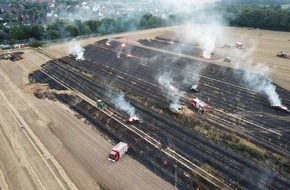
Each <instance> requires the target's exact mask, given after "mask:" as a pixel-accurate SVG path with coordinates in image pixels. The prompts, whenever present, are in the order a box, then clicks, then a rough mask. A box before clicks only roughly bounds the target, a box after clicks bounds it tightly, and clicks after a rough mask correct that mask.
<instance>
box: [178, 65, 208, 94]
mask: <svg viewBox="0 0 290 190" xmlns="http://www.w3.org/2000/svg"><path fill="white" fill-rule="evenodd" d="M205 67H206V65H204V64H202V63H197V64H189V65H186V66H185V68H184V73H182V74H183V77H184V78H183V81H182V83H183V84H185V85H187V86H191V87H194V88H195V89H196V88H197V87H198V84H199V80H200V77H201V75H200V74H199V73H200V72H201V71H202V70H203V69H204V68H205Z"/></svg>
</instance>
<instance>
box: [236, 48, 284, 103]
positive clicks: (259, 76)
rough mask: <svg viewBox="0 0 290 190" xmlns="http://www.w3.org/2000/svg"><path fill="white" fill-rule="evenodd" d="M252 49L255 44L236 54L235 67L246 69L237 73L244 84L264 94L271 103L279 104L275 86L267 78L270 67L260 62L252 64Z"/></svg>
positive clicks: (279, 100)
mask: <svg viewBox="0 0 290 190" xmlns="http://www.w3.org/2000/svg"><path fill="white" fill-rule="evenodd" d="M254 50H255V45H253V46H252V47H251V48H249V49H248V50H247V51H245V52H241V53H239V55H237V57H239V60H237V62H236V64H235V68H236V69H240V68H243V69H245V70H246V71H245V72H237V73H238V75H239V76H240V77H241V78H242V81H243V83H244V85H245V86H247V87H249V88H251V89H253V90H256V91H258V92H260V93H262V94H265V95H266V96H267V98H268V100H269V102H270V104H271V105H276V106H281V105H282V103H281V99H280V98H279V95H278V93H277V92H276V86H275V85H274V84H273V83H272V81H271V80H270V79H268V75H269V73H270V68H269V67H268V66H266V65H264V64H261V63H258V64H256V65H254V64H253V61H252V58H251V57H252V54H253V52H254Z"/></svg>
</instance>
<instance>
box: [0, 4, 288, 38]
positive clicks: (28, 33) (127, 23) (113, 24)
mask: <svg viewBox="0 0 290 190" xmlns="http://www.w3.org/2000/svg"><path fill="white" fill-rule="evenodd" d="M215 8H216V9H217V10H218V11H219V12H220V14H221V15H223V17H224V18H225V19H226V20H227V21H228V23H229V25H230V26H240V27H253V28H261V29H269V30H283V31H290V8H282V7H281V6H280V7H277V6H261V5H252V6H245V5H241V6H236V5H226V6H221V5H218V6H217V7H215ZM194 14H196V13H193V14H192V15H194ZM186 17H187V16H184V15H182V14H175V15H170V16H169V17H167V18H166V19H163V18H161V17H158V16H153V15H152V14H145V15H143V16H142V17H141V18H139V19H138V18H130V17H125V18H124V17H123V18H122V17H119V18H103V19H101V20H87V21H82V20H74V21H69V20H64V19H56V20H55V21H54V22H53V23H50V24H46V25H39V24H33V25H29V26H27V25H21V24H19V25H16V26H12V27H11V28H5V27H3V26H2V27H1V28H0V41H2V42H3V41H4V40H6V41H9V40H10V42H11V43H12V42H14V41H15V40H22V39H31V38H33V39H36V40H56V39H61V38H70V37H71V38H73V37H76V36H80V35H90V34H100V35H102V34H112V33H120V32H126V31H134V30H139V29H146V28H155V27H162V26H169V25H176V24H182V23H183V22H185V21H187V22H188V18H186ZM1 29H2V30H1Z"/></svg>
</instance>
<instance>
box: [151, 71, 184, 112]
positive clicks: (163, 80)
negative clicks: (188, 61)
mask: <svg viewBox="0 0 290 190" xmlns="http://www.w3.org/2000/svg"><path fill="white" fill-rule="evenodd" d="M156 80H157V82H158V84H159V85H160V86H161V87H162V90H163V92H164V93H165V95H166V98H167V100H168V101H169V103H170V105H169V108H170V109H171V110H172V111H178V110H179V109H180V108H181V105H180V97H181V96H182V95H183V94H184V92H181V91H179V90H178V89H177V88H176V87H174V86H173V78H172V76H171V72H164V73H162V74H160V75H159V76H157V77H156Z"/></svg>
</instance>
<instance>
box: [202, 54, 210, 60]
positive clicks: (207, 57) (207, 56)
mask: <svg viewBox="0 0 290 190" xmlns="http://www.w3.org/2000/svg"><path fill="white" fill-rule="evenodd" d="M203 58H205V59H211V56H210V55H203Z"/></svg>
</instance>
